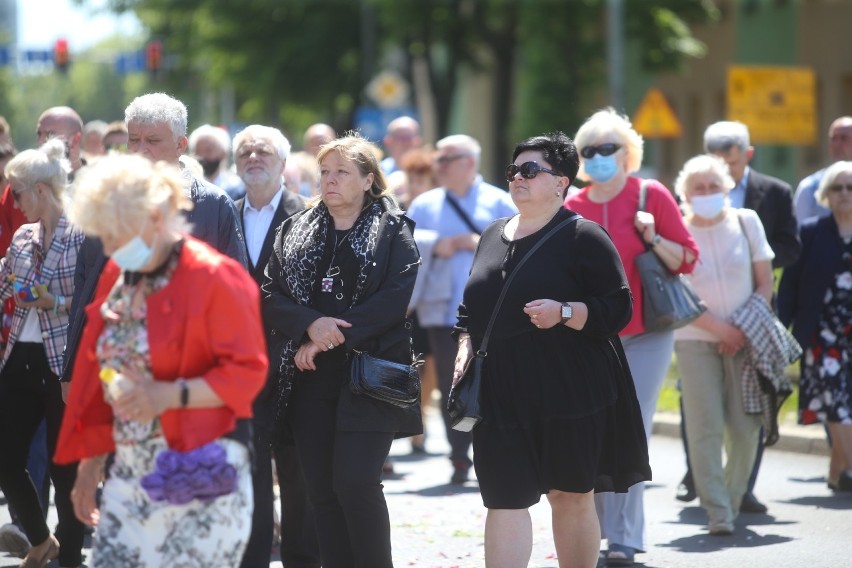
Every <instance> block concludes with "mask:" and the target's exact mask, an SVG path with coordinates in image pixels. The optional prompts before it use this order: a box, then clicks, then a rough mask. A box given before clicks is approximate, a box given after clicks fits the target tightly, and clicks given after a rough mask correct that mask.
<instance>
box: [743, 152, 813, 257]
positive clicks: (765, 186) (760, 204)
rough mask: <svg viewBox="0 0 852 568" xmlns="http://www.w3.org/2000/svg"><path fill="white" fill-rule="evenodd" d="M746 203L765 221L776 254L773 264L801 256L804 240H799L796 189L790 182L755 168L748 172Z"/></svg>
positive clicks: (766, 230)
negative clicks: (795, 201)
mask: <svg viewBox="0 0 852 568" xmlns="http://www.w3.org/2000/svg"><path fill="white" fill-rule="evenodd" d="M743 205H744V206H745V207H747V208H748V209H753V210H754V211H756V212H757V216H758V217H760V222H761V223H763V230H764V231H765V232H766V240H768V241H769V246H770V247H772V252H774V253H775V258H774V259H773V260H772V267H773V268H781V267H784V266H789V265H791V264H793V263H794V262H795V261H796V259H797V258H799V254H800V253H801V250H802V243H801V241H799V234H798V224H797V223H796V215H795V214H794V213H793V190H792V189H791V188H790V185H789V184H788V183H785V182H783V181H781V180H780V179H778V178H774V177H772V176H767V175H764V174H762V173H760V172H757V171H755V170H754V169H753V168H752V169H750V170H749V174H748V185H747V186H746V188H745V201H744V203H743Z"/></svg>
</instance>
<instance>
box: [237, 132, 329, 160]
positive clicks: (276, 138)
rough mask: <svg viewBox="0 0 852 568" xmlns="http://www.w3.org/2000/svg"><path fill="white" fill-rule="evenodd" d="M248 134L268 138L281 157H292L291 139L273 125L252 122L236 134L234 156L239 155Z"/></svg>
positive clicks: (284, 158) (283, 158)
mask: <svg viewBox="0 0 852 568" xmlns="http://www.w3.org/2000/svg"><path fill="white" fill-rule="evenodd" d="M248 136H256V137H263V138H268V139H269V140H270V142H272V145H273V146H274V147H275V150H276V151H277V152H278V157H279V158H281V159H282V160H286V159H287V158H289V157H290V141H289V140H287V137H286V136H284V134H282V133H281V131H280V130H278V129H277V128H272V127H271V126H263V125H262V124H250V125H248V126H246V127H245V128H243V129H242V130H240V131H239V132H237V134H236V136H234V146H233V147H234V158H236V157H237V150H239V149H240V146H241V145H242V143H243V142H244V141H245V139H246V137H248ZM312 160H313V158H312Z"/></svg>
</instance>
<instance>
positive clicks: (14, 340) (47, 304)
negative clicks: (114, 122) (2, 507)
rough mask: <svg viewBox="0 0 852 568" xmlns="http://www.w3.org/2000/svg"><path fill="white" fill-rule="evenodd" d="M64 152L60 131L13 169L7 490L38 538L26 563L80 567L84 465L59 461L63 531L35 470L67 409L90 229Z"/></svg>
mask: <svg viewBox="0 0 852 568" xmlns="http://www.w3.org/2000/svg"><path fill="white" fill-rule="evenodd" d="M64 156H65V145H64V143H63V142H62V141H61V140H51V141H48V142H47V143H45V144H44V145H43V146H42V147H41V148H39V149H38V150H26V151H24V152H21V153H20V154H18V155H17V156H15V157H14V158H13V159H12V160H11V161H10V162H9V163H8V164H7V165H6V169H5V174H6V177H7V178H8V179H9V183H10V188H11V189H10V191H11V195H12V198H13V199H14V202H15V207H17V208H18V209H19V210H20V211H21V212H22V213H23V214H24V216H25V217H26V220H27V224H24V225H22V226H21V227H20V228H19V229H18V230H17V231H16V232H15V234H14V236H13V237H12V243H11V245H10V246H9V250H8V252H7V253H6V256H5V258H3V259H2V260H0V298H1V299H2V300H4V301H5V300H6V299H7V298H10V297H13V298H14V299H15V302H16V304H17V306H16V307H15V313H14V316H13V319H12V330H11V333H10V335H9V343H8V345H7V347H6V350H5V352H4V354H3V359H2V362H0V456H2V459H0V489H2V491H3V493H4V494H5V495H6V499H8V501H9V504H10V505H11V506H12V507H13V508H14V510H15V511H16V513H17V515H18V518H19V521H20V523H21V526H22V527H23V529H24V532H25V533H26V535H27V538H28V539H29V541H30V542H31V543H33V545H34V546H33V547H32V548H31V549H30V551H29V553H28V554H27V556H26V558H25V559H24V562H23V564H22V565H21V566H25V567H27V568H32V567H41V566H44V565H45V564H47V563H48V562H49V561H51V560H53V559H54V558H56V557H57V556H58V557H59V564H60V566H79V565H80V563H81V560H82V558H81V554H80V551H81V549H82V546H83V525H82V524H80V522H79V521H77V519H76V518H74V510H73V507H72V506H71V488H72V486H73V485H74V475H75V470H76V467H75V466H73V465H68V466H65V467H62V466H58V465H51V467H50V477H51V479H52V480H53V484H54V487H55V488H56V495H55V501H56V509H57V513H58V514H59V525H58V527H57V530H56V535H55V536H54V535H52V534H51V533H50V530H49V529H48V527H47V524H46V523H45V519H44V516H43V513H42V508H41V506H40V505H39V500H38V495H37V489H36V488H35V487H34V486H33V483H32V480H31V479H30V477H29V474H28V473H27V470H26V462H27V452H28V449H29V447H30V441H31V440H32V438H33V435H34V434H35V432H36V430H37V428H38V427H39V423H40V422H41V421H42V419H45V420H46V423H47V443H48V449H49V450H50V451H51V452H52V451H53V449H54V448H55V447H56V440H57V437H58V434H59V425H60V423H61V421H62V415H63V412H64V410H65V405H64V403H63V402H62V389H61V387H60V384H59V377H58V375H59V373H60V372H61V366H62V348H63V347H64V346H65V337H66V328H67V325H68V310H69V308H70V299H71V297H72V295H73V294H74V267H75V265H76V262H77V251H78V250H79V248H80V244H81V243H82V242H83V233H81V232H80V231H79V230H78V229H76V228H75V227H74V226H73V225H71V224H70V223H69V221H68V218H67V217H66V216H65V212H64V210H63V206H62V194H63V193H64V191H65V186H66V185H67V183H68V168H69V165H68V163H67V161H66V160H65V157H64ZM60 545H61V546H60Z"/></svg>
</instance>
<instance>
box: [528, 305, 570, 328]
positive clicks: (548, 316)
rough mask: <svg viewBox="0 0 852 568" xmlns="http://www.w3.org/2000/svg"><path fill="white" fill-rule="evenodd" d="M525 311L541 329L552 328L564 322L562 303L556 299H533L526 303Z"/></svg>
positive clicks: (531, 320)
mask: <svg viewBox="0 0 852 568" xmlns="http://www.w3.org/2000/svg"><path fill="white" fill-rule="evenodd" d="M524 313H525V314H527V315H528V316H529V317H530V322H531V323H532V324H533V325H534V326H536V327H538V328H540V329H550V328H551V327H553V326H555V325H558V324H560V323H562V304H561V303H560V302H557V301H556V300H533V301H532V302H529V303H527V304H526V305H524Z"/></svg>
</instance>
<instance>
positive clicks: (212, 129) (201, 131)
mask: <svg viewBox="0 0 852 568" xmlns="http://www.w3.org/2000/svg"><path fill="white" fill-rule="evenodd" d="M202 138H209V139H211V140H213V141H214V142H216V145H217V146H219V148H220V149H221V150H222V151H223V152H225V153H226V154H227V153H228V152H230V151H231V137H230V136H229V135H228V131H227V130H225V129H224V128H222V127H219V126H213V125H212V124H202V125H201V126H199V127H198V128H196V129H195V130H193V131H192V133H191V134H190V135H189V153H190V154H195V147H196V146H197V145H198V142H199V141H200V140H201V139H202Z"/></svg>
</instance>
